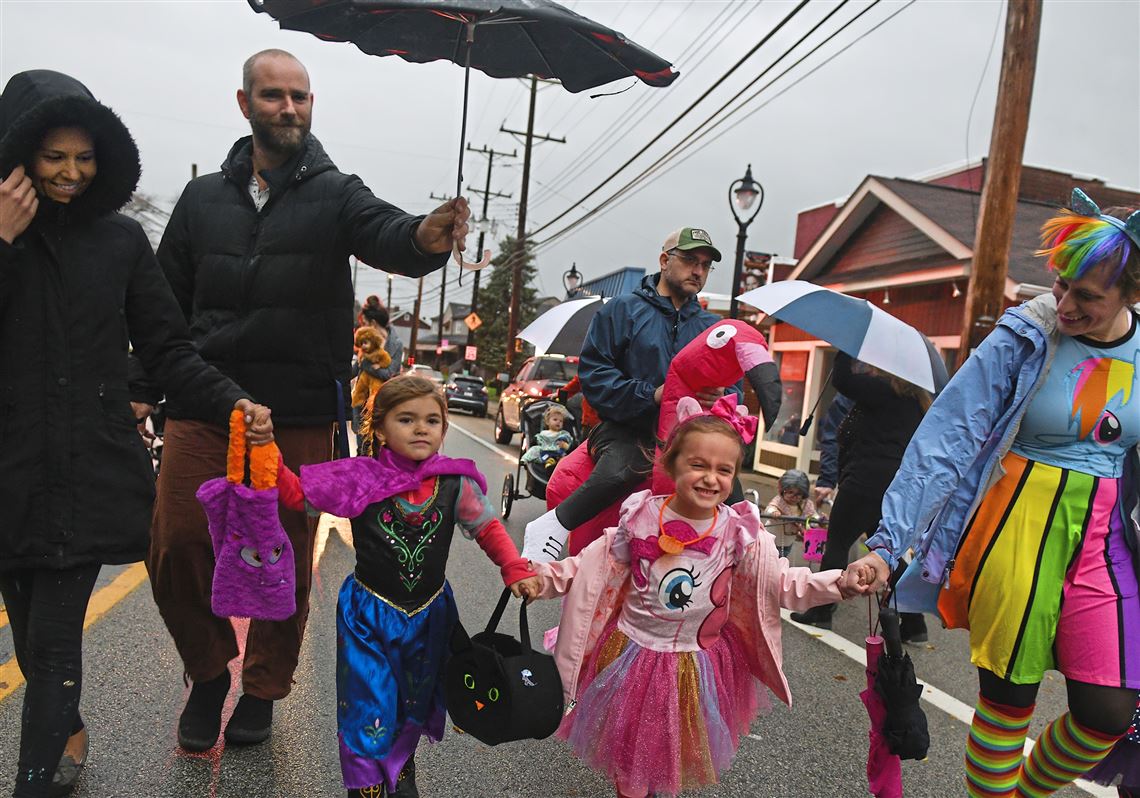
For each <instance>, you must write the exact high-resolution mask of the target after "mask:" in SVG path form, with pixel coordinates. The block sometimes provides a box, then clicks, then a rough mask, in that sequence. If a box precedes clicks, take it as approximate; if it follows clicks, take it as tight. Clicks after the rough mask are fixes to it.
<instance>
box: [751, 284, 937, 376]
mask: <svg viewBox="0 0 1140 798" xmlns="http://www.w3.org/2000/svg"><path fill="white" fill-rule="evenodd" d="M737 300H739V301H740V302H744V303H745V304H748V305H751V306H752V307H755V308H759V309H760V310H762V311H764V312H765V313H767V314H768V315H769V316H775V317H776V318H777V319H779V320H780V321H785V322H787V323H788V324H792V325H795V326H796V327H799V328H800V329H801V330H803V331H804V332H808V333H811V334H812V335H815V336H817V337H819V338H821V339H823V340H824V341H827V342H828V343H829V344H831V345H832V346H834V347H836V348H837V349H841V350H843V351H844V352H846V353H847V354H849V355H851V357H853V358H855V359H856V360H860V361H862V362H864V363H867V364H868V365H871V366H874V367H875V368H877V369H880V370H881V371H885V372H888V373H890V374H894V375H895V376H896V377H900V378H902V379H904V380H906V381H907V382H911V383H914V384H915V385H917V386H919V387H920V388H924V389H926V390H928V391H931V392H932V393H936V392H938V391H940V390H942V388H943V387H944V386H945V385H946V383H947V382H948V381H949V379H950V377H949V375H948V374H947V372H946V364H945V363H943V362H942V357H941V356H940V355H939V354H938V351H937V350H936V349H935V348H934V346H933V345H932V344H931V343H930V341H929V340H928V339H927V338H926V336H924V335H923V334H922V333H920V332H919V331H918V330H916V329H915V328H914V327H911V326H910V325H909V324H907V323H906V322H903V321H900V320H899V319H896V318H895V317H894V316H892V315H891V314H889V313H887V312H886V311H884V310H881V309H880V308H877V307H875V306H874V305H872V304H871V303H870V302H868V301H867V300H865V299H860V298H858V297H853V296H848V295H846V294H841V293H839V292H838V291H832V290H831V289H830V288H824V287H823V286H821V285H816V284H814V283H808V282H805V281H803V280H781V281H778V282H775V283H770V284H768V285H762V286H760V287H759V288H754V289H752V290H751V291H746V292H745V293H743V294H741V295H740V296H738V297H737Z"/></svg>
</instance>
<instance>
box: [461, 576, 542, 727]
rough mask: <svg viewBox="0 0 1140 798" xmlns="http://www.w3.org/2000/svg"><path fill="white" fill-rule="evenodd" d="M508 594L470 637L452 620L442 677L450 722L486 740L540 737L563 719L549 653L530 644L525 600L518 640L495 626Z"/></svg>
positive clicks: (520, 618)
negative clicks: (447, 658)
mask: <svg viewBox="0 0 1140 798" xmlns="http://www.w3.org/2000/svg"><path fill="white" fill-rule="evenodd" d="M510 597H511V591H510V589H504V590H503V595H502V596H501V597H500V598H499V604H498V606H497V607H495V611H494V612H493V613H492V614H491V620H489V621H488V622H487V628H486V630H485V631H482V632H480V633H479V634H477V635H475V636H474V637H468V636H467V631H466V630H465V629H464V628H463V625H462V624H460V623H456V624H455V631H454V632H452V636H451V659H450V661H449V662H448V663H447V672H446V674H445V676H444V690H445V692H446V696H447V711H448V713H449V714H450V715H451V720H452V722H453V723H454V724H455V726H456V727H457V728H459V729H460V730H462V731H464V732H466V733H467V734H470V735H471V736H472V737H474V738H475V739H476V740H479V741H480V742H483V743H486V744H487V745H498V744H499V743H508V742H513V741H515V740H541V739H542V738H544V737H549V736H550V735H551V734H553V733H554V730H555V729H557V728H558V724H559V723H560V722H561V720H562V679H561V678H559V676H558V668H557V667H555V665H554V657H552V656H550V655H549V654H545V653H542V652H535V651H534V650H533V649H532V648H531V647H530V629H529V627H528V625H527V620H526V602H525V601H524V602H522V607H521V608H520V609H519V636H520V638H521V639H520V640H515V639H514V638H513V637H511V636H510V635H506V634H503V633H501V632H496V631H495V629H496V628H497V627H498V625H499V620H500V619H501V618H502V617H503V611H504V610H505V609H506V607H507V601H508V600H509V599H510Z"/></svg>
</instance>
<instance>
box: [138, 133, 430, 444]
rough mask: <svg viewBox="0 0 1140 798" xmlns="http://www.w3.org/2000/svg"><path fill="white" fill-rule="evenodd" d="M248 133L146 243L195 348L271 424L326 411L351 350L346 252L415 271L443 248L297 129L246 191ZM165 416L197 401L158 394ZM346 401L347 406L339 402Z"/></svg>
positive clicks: (319, 418)
mask: <svg viewBox="0 0 1140 798" xmlns="http://www.w3.org/2000/svg"><path fill="white" fill-rule="evenodd" d="M252 171H253V164H252V140H251V138H250V137H248V136H247V137H245V138H243V139H240V140H239V141H238V142H236V143H235V144H234V146H233V147H232V148H231V150H230V153H229V155H228V156H227V158H226V160H225V163H223V164H222V171H221V172H217V173H214V174H210V175H205V176H203V177H200V178H198V179H196V180H193V181H191V182H190V184H189V185H188V186H187V187H186V190H185V191H184V192H183V194H182V197H181V198H180V199H179V200H178V204H177V206H176V207H175V209H174V214H173V216H172V217H171V219H170V224H169V225H168V226H167V228H166V232H165V233H164V235H163V237H162V243H161V244H160V245H159V248H158V259H159V262H160V263H161V264H162V268H163V270H164V271H165V273H166V277H167V279H168V280H169V281H170V285H171V287H172V288H173V289H174V294H175V296H176V297H177V298H178V302H179V304H180V305H181V306H182V311H183V313H184V314H185V317H186V318H187V319H188V320H189V321H190V329H191V332H192V334H193V336H194V341H195V343H197V345H198V351H200V352H201V353H202V357H204V358H205V359H206V360H207V361H209V362H210V363H212V364H213V365H215V366H217V367H218V368H219V369H221V371H222V372H224V373H225V374H227V375H229V376H230V377H232V378H233V379H234V380H236V381H237V382H239V383H240V384H241V385H242V386H243V387H245V388H246V389H248V390H249V391H251V392H252V393H253V395H254V397H256V399H257V401H259V402H261V403H263V404H267V405H269V406H270V407H271V408H272V409H273V422H274V424H277V425H284V426H297V425H310V424H319V423H327V422H329V421H331V420H333V419H335V418H336V417H337V407H336V383H337V382H338V381H339V382H340V383H341V384H342V385H343V386H345V399H346V402H347V397H348V390H347V386H348V380H349V376H350V374H349V371H350V362H351V360H352V327H353V315H352V313H353V292H352V274H351V270H350V269H349V265H348V258H349V256H350V255H356V256H357V257H358V258H359V259H361V260H362V261H365V262H366V263H370V264H372V265H373V266H376V267H381V268H384V269H387V270H389V271H393V272H396V273H399V274H405V275H409V276H413V277H418V276H421V275H424V274H427V273H428V272H430V271H433V270H435V269H438V268H440V267H441V266H443V264H444V263H445V262H446V260H447V257H448V255H447V253H444V254H442V255H432V256H424V255H420V254H419V253H417V251H416V250H415V248H414V246H413V245H412V236H413V234H414V233H415V229H416V227H417V226H418V225H419V223H420V220H421V219H422V218H423V217H422V216H410V215H408V214H406V213H404V212H403V211H401V210H400V209H399V208H396V207H395V206H393V205H389V204H388V203H386V202H384V201H382V200H380V199H377V198H376V197H375V196H374V195H373V194H372V192H371V191H370V190H369V189H368V187H367V186H365V185H364V183H363V182H362V181H361V180H360V178H359V177H356V176H355V175H346V174H343V173H341V172H340V171H339V170H338V169H337V168H336V166H335V165H334V164H333V162H332V160H331V159H330V158H329V157H328V155H326V154H325V151H324V148H323V147H321V144H320V142H318V141H317V139H316V138H314V137H313V136H309V137H308V139H307V141H306V144H305V147H304V149H303V150H302V152H301V153H300V154H299V155H298V157H296V158H294V159H293V161H292V162H291V163H289V164H287V165H286V166H284V167H282V168H280V169H277V170H273V171H271V172H263V173H262V177H263V178H265V179H266V182H267V183H268V184H269V187H270V189H269V201H268V202H267V203H266V204H265V206H264V207H263V208H262V210H261V211H260V212H258V210H257V208H256V206H255V205H254V203H253V200H252V199H251V198H250V196H249V181H250V177H251V175H252ZM167 404H168V408H167V412H168V413H169V415H170V416H171V417H172V418H202V409H201V408H198V407H194V406H191V405H188V404H186V403H183V402H176V401H168V403H167ZM346 406H347V405H346Z"/></svg>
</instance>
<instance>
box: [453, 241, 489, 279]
mask: <svg viewBox="0 0 1140 798" xmlns="http://www.w3.org/2000/svg"><path fill="white" fill-rule="evenodd" d="M451 254H452V256H453V257H454V258H455V262H456V263H458V264H459V268H461V269H469V270H471V271H473V272H477V271H479V270H480V269H485V268H486V267H487V266H489V265H490V264H491V250H489V249H485V250H483V258H482V259H481V260H479V261H476V262H472V261H465V260H463V253H462V252H460V251H459V244H458V243H455V244H452V249H451ZM460 273H461V274H462V272H460Z"/></svg>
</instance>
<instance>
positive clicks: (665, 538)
mask: <svg viewBox="0 0 1140 798" xmlns="http://www.w3.org/2000/svg"><path fill="white" fill-rule="evenodd" d="M657 545H658V547H659V548H660V549H661V551H663V552H665V553H666V554H680V553H681V552H683V551H684V550H685V544H684V543H682V542H681V541H679V540H677V538H675V537H673V536H672V535H661V536H659V537H658V538H657Z"/></svg>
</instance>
